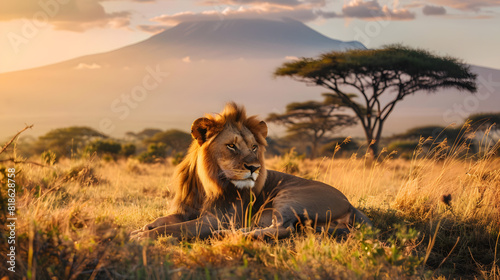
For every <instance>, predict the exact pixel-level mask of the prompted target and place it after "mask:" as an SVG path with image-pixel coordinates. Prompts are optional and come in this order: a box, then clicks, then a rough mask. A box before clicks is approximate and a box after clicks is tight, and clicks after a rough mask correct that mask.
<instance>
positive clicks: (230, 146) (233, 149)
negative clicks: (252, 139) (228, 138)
mask: <svg viewBox="0 0 500 280" xmlns="http://www.w3.org/2000/svg"><path fill="white" fill-rule="evenodd" d="M226 147H227V148H228V149H229V150H231V151H236V145H234V144H227V145H226Z"/></svg>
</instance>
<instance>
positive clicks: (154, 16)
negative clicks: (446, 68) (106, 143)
mask: <svg viewBox="0 0 500 280" xmlns="http://www.w3.org/2000/svg"><path fill="white" fill-rule="evenodd" d="M249 17H250V18H255V17H257V18H277V17H289V18H293V19H296V20H299V21H302V22H304V23H305V24H307V25H308V26H310V27H311V28H313V29H315V30H317V31H318V32H320V33H322V34H324V35H326V36H328V37H331V38H334V39H339V40H345V41H350V40H358V41H360V42H361V43H363V44H364V45H365V46H367V47H368V48H379V47H382V46H383V45H386V44H393V43H403V44H405V45H409V46H412V47H419V48H425V49H428V50H431V51H433V52H436V53H437V54H440V55H451V56H454V57H458V58H460V59H462V60H463V61H464V62H466V63H470V64H474V65H479V66H486V67H491V68H497V69H498V68H500V55H498V53H497V52H498V50H499V49H500V36H499V35H500V34H499V33H500V32H499V29H498V27H499V26H500V1H499V0H392V1H386V0H372V1H366V0H344V1H342V0H271V1H260V0H182V1H181V0H39V1H35V0H15V1H14V0H8V1H1V2H0V34H1V37H0V73H2V72H9V71H15V70H21V69H27V68H33V67H37V66H42V65H47V64H51V63H55V62H59V61H64V60H67V59H71V58H75V57H79V56H82V55H86V54H95V53H99V52H105V51H110V50H113V49H117V48H120V47H122V46H126V45H129V44H132V43H135V42H138V41H141V40H144V39H146V38H148V37H150V36H151V35H153V34H154V33H157V32H160V31H162V30H164V29H166V28H169V27H172V26H175V25H176V24H178V23H179V22H183V21H192V20H199V19H215V20H224V19H229V18H249Z"/></svg>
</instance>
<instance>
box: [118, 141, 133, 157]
mask: <svg viewBox="0 0 500 280" xmlns="http://www.w3.org/2000/svg"><path fill="white" fill-rule="evenodd" d="M135 151H136V147H135V145H134V144H125V145H123V146H122V151H121V154H122V155H123V156H124V157H126V158H128V157H130V156H133V155H134V154H135Z"/></svg>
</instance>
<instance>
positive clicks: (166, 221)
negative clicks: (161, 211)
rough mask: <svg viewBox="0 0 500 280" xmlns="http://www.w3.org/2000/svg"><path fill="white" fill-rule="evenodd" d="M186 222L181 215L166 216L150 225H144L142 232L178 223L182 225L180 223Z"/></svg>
mask: <svg viewBox="0 0 500 280" xmlns="http://www.w3.org/2000/svg"><path fill="white" fill-rule="evenodd" d="M185 221H186V220H185V219H184V216H183V215H181V214H172V215H168V216H165V217H160V218H158V219H156V220H154V221H153V222H152V223H149V224H147V225H145V226H144V227H143V228H142V230H143V231H146V230H151V229H154V228H157V227H161V226H165V225H171V224H178V223H182V222H185Z"/></svg>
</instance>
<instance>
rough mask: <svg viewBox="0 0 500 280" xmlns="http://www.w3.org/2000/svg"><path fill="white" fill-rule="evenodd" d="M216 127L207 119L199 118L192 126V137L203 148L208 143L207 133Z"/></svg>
mask: <svg viewBox="0 0 500 280" xmlns="http://www.w3.org/2000/svg"><path fill="white" fill-rule="evenodd" d="M213 126H214V122H213V121H212V120H210V119H207V118H199V119H197V120H195V121H194V122H193V124H192V125H191V135H192V136H193V138H194V139H196V141H198V144H199V145H200V146H201V145H202V144H203V143H205V141H207V133H208V131H209V130H210V128H212V127H213Z"/></svg>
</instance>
